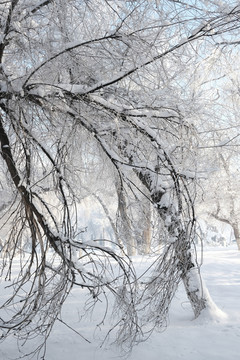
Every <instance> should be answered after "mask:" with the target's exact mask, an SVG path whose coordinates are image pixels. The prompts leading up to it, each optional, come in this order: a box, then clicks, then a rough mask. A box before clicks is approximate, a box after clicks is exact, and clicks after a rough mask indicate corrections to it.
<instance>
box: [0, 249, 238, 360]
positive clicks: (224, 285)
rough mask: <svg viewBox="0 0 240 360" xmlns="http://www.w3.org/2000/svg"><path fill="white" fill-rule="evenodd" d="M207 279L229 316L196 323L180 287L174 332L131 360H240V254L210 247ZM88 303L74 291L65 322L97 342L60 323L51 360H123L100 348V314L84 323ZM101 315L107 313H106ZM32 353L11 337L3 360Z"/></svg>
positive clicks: (140, 261) (140, 263) (1, 347)
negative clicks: (83, 306)
mask: <svg viewBox="0 0 240 360" xmlns="http://www.w3.org/2000/svg"><path fill="white" fill-rule="evenodd" d="M134 262H135V266H136V267H137V268H138V269H139V271H140V270H141V269H143V268H144V267H145V266H146V259H144V258H141V257H135V258H134ZM202 275H203V278H204V280H205V283H206V285H207V287H208V289H209V292H210V294H211V296H212V298H213V300H214V301H215V302H216V304H217V305H218V306H219V308H220V309H221V310H222V311H223V312H224V313H225V314H226V316H223V314H222V313H221V312H219V313H218V312H216V314H214V315H216V316H214V318H213V319H209V318H208V317H206V316H202V317H201V318H200V319H197V320H193V315H192V311H191V308H190V305H189V303H188V301H187V298H186V295H185V292H184V289H183V288H182V287H180V288H179V290H178V292H177V294H176V296H175V299H174V301H173V303H172V307H171V310H170V316H169V325H168V328H167V329H166V330H165V331H163V332H161V333H157V332H155V333H154V334H153V335H152V337H151V338H150V339H149V340H148V341H146V342H144V343H141V344H139V345H138V346H137V347H135V348H134V349H133V351H132V353H131V354H130V355H129V357H128V359H129V360H160V359H161V360H176V359H184V360H203V359H204V360H215V359H216V360H239V359H240V252H238V251H237V249H236V246H229V247H214V248H213V247H211V248H210V247H208V248H206V249H205V250H204V264H203V266H202ZM2 286H4V283H1V287H2ZM0 300H1V293H0ZM83 302H84V294H82V293H80V290H78V289H76V290H73V292H72V294H71V295H70V296H69V298H68V301H67V303H66V304H65V306H64V309H63V313H62V319H63V320H64V321H67V322H68V324H70V325H71V326H72V327H73V328H74V329H76V330H77V331H79V332H80V333H81V335H82V336H84V337H86V338H87V339H88V340H89V341H91V343H88V342H86V341H85V340H84V339H83V338H81V337H80V336H79V335H78V334H76V333H75V332H74V331H73V330H71V329H69V328H67V327H66V326H65V325H64V324H62V323H60V322H57V323H56V325H55V327H54V329H53V332H52V334H51V335H50V337H49V339H48V346H47V352H46V357H45V360H85V359H86V360H110V359H111V360H113V359H116V360H117V359H122V356H121V354H120V353H119V352H118V351H117V349H116V348H115V347H113V346H108V347H106V348H104V349H103V348H100V346H99V344H100V340H99V339H100V338H101V335H102V334H101V330H100V329H97V330H96V328H95V325H96V323H98V314H97V313H94V314H93V315H92V318H88V319H87V320H84V322H79V319H80V317H81V314H82V311H83V310H82V304H83ZM98 311H99V312H101V308H99V310H98ZM33 341H37V340H36V339H34V340H33ZM30 350H31V348H30V344H26V345H24V346H22V345H21V344H19V346H17V344H16V341H15V339H13V338H9V339H8V340H7V341H5V342H3V343H1V344H0V360H9V359H15V358H17V357H18V356H19V355H23V354H26V353H27V352H28V351H30ZM30 358H31V357H30V356H29V357H27V359H30ZM34 359H35V358H34Z"/></svg>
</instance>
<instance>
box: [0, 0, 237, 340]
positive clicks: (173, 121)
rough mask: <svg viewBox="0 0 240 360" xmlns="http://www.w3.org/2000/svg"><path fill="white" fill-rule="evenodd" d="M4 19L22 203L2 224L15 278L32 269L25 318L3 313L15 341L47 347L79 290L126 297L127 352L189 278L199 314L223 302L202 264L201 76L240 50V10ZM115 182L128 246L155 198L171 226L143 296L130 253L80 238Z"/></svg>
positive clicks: (4, 81)
mask: <svg viewBox="0 0 240 360" xmlns="http://www.w3.org/2000/svg"><path fill="white" fill-rule="evenodd" d="M0 13H1V24H0V29H1V38H0V76H1V82H0V108H1V111H0V142H1V157H2V163H1V166H2V167H4V169H5V173H6V179H5V183H4V186H6V187H8V189H11V191H12V194H13V195H12V196H11V197H10V203H9V204H8V206H7V208H5V209H4V214H3V215H2V219H3V222H4V224H6V223H8V224H9V232H8V236H7V237H5V239H3V245H4V259H3V265H4V266H3V267H2V272H3V274H5V276H6V277H10V275H11V266H12V260H13V257H14V256H15V255H16V254H18V253H19V251H20V256H21V264H22V269H21V272H20V274H19V276H18V278H17V279H15V281H14V283H13V286H12V289H13V295H12V297H11V298H10V299H8V300H7V301H6V302H5V303H4V304H2V305H1V309H2V311H4V309H8V308H11V309H12V310H14V311H15V312H14V313H13V316H12V317H10V318H9V317H7V318H5V317H4V316H3V317H2V316H1V321H0V327H1V329H5V332H4V336H6V335H7V334H8V333H11V332H14V333H17V332H19V333H20V334H21V337H24V336H25V337H26V338H27V337H29V336H31V335H32V334H33V333H36V332H40V333H42V334H44V335H45V336H46V337H47V336H48V334H49V332H50V331H51V328H52V325H53V323H54V321H55V320H56V319H57V317H58V315H59V312H60V309H61V306H62V304H63V302H64V300H65V299H66V297H67V296H68V294H69V292H70V291H71V288H72V287H73V286H82V287H86V288H88V290H89V293H90V295H91V296H92V298H93V299H94V300H93V301H97V299H98V298H99V297H101V296H103V295H104V294H105V289H108V290H109V291H111V292H112V294H113V295H114V296H115V297H116V299H117V302H118V305H119V308H120V309H121V308H122V310H123V313H124V316H122V315H120V320H118V325H119V329H120V330H119V336H118V339H119V341H121V342H122V343H123V344H124V343H129V342H130V344H131V345H132V344H134V343H136V342H138V341H139V340H140V333H139V329H141V328H142V329H144V324H145V322H147V323H149V322H151V323H152V324H153V328H154V327H155V326H161V325H163V324H164V323H165V321H166V317H167V313H168V309H169V305H170V302H171V299H172V297H173V296H174V293H175V291H176V289H177V286H178V284H179V283H180V281H183V282H184V285H185V288H186V292H187V295H188V298H189V300H190V302H191V305H192V307H193V311H194V314H195V316H196V317H197V316H198V315H199V314H200V313H201V311H202V310H204V309H206V308H208V306H210V305H209V298H208V294H207V293H205V291H204V289H203V287H202V282H201V279H200V276H199V266H198V264H197V261H196V259H195V256H194V255H193V254H192V244H193V242H194V239H195V210H194V199H195V195H196V190H195V178H196V172H197V167H196V158H195V152H194V151H193V150H192V149H193V148H194V144H195V128H194V126H192V119H193V116H194V113H195V110H196V108H195V101H193V99H192V96H191V91H189V81H190V78H189V73H188V66H190V65H191V66H192V64H193V61H196V59H198V58H200V57H202V56H205V55H204V54H207V46H208V43H211V45H213V44H214V42H216V41H218V42H220V41H221V42H222V43H224V42H226V41H228V42H229V41H234V36H235V32H236V33H237V29H238V23H239V14H240V8H239V6H238V2H235V1H231V2H230V3H229V2H228V4H227V5H220V4H218V2H215V1H208V2H206V1H189V2H188V4H186V3H184V2H181V1H173V0H165V1H161V2H158V1H120V0H119V1H114V2H112V1H107V0H105V1H104V0H92V1H91V0H90V1H79V0H69V1H67V2H66V1H63V0H46V1H33V0H27V1H26V0H24V1H23V0H12V1H4V2H1V3H0ZM77 149H79V150H80V152H79V154H78V153H77ZM81 149H82V150H83V149H85V150H86V151H87V153H86V151H84V153H83V152H82V150H81ZM6 170H7V171H6ZM116 178H117V186H116ZM106 179H108V180H109V184H113V183H114V184H115V185H114V187H113V189H114V188H115V190H114V191H115V194H116V199H117V198H118V200H119V203H120V211H119V212H118V214H119V217H120V220H121V222H122V225H123V226H120V227H121V228H124V230H125V231H120V235H121V238H122V237H125V238H124V242H125V243H128V241H129V239H130V238H131V237H132V236H135V234H136V233H137V225H136V223H138V222H139V221H138V220H139V218H141V216H139V214H140V215H142V214H143V212H144V211H145V209H146V208H147V206H145V205H143V204H141V199H142V198H143V197H144V199H145V200H146V202H147V204H148V205H149V207H150V209H151V210H152V211H154V216H156V215H157V217H158V221H157V222H156V224H158V226H159V228H158V236H159V238H160V240H159V242H160V243H161V244H162V252H161V254H160V256H159V260H158V262H156V266H155V268H154V272H153V274H152V276H151V278H150V280H149V281H148V282H146V283H144V284H142V285H143V288H142V287H138V283H137V282H136V278H135V273H134V270H133V269H132V266H131V262H130V261H129V260H128V258H127V257H123V256H122V252H121V251H122V250H123V249H122V248H121V246H120V248H121V249H120V250H121V251H119V252H115V251H114V250H113V249H111V248H109V247H103V246H101V244H98V242H85V243H84V242H83V241H82V240H81V238H80V237H79V233H81V231H82V229H81V228H79V226H78V222H77V213H76V208H77V206H76V204H77V202H78V201H79V199H80V198H81V194H83V196H85V193H86V187H88V188H89V184H90V185H93V187H94V186H95V184H97V183H98V181H100V182H101V181H106ZM107 184H108V183H107V182H106V183H105V186H107ZM111 186H112V185H111ZM90 187H91V186H90ZM102 188H103V186H100V189H102ZM8 191H9V190H8ZM81 191H82V192H81ZM95 195H96V192H95ZM130 200H131V201H130ZM135 221H136V223H135ZM130 222H131V223H130ZM79 252H80V257H79ZM24 255H25V257H23V256H24ZM7 259H8V261H7ZM111 261H115V263H116V264H117V265H118V267H119V272H118V273H117V274H116V270H115V268H114V267H113V266H112V263H111ZM141 304H143V305H144V306H147V307H148V308H149V312H148V315H147V317H144V319H139V317H140V315H139V313H138V312H137V310H138V309H139V307H140V308H141V307H142V306H143V305H141ZM120 305H121V306H120ZM140 313H141V311H140ZM142 331H143V330H142Z"/></svg>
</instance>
